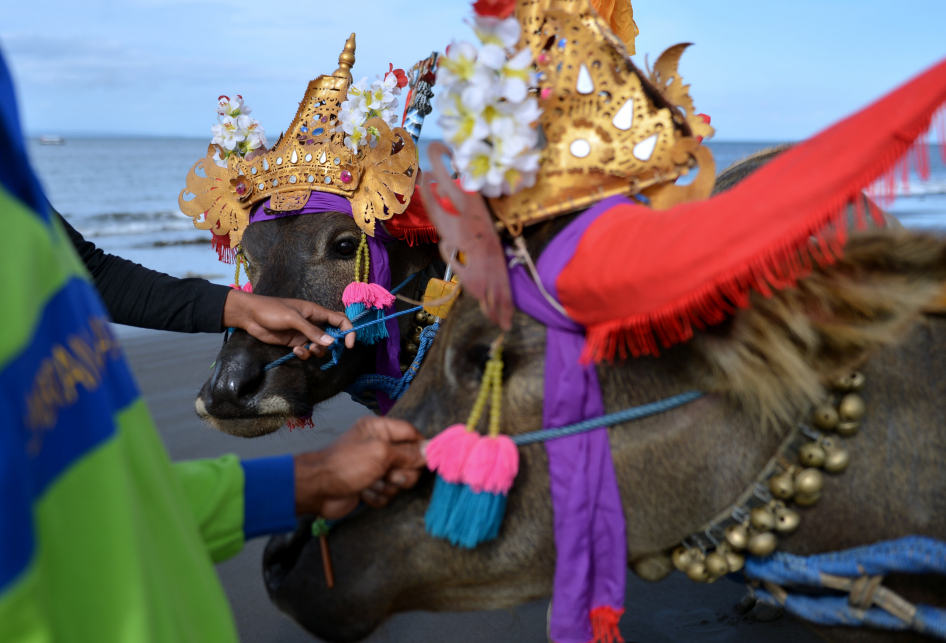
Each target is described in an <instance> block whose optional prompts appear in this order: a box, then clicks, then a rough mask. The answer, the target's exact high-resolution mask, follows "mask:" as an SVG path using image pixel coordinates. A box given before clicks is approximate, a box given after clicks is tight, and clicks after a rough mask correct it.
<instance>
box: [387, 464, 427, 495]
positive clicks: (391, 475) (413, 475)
mask: <svg viewBox="0 0 946 643" xmlns="http://www.w3.org/2000/svg"><path fill="white" fill-rule="evenodd" d="M421 471H422V470H421V469H391V470H390V471H388V475H387V476H386V477H385V481H386V482H387V483H388V485H390V486H391V487H394V488H395V489H396V490H397V491H401V490H403V489H410V488H411V487H413V486H414V485H415V484H417V481H418V480H420V474H421Z"/></svg>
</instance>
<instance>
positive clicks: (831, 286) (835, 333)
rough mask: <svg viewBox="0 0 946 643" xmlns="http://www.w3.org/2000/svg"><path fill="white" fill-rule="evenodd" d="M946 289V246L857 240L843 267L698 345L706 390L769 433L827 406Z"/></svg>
mask: <svg viewBox="0 0 946 643" xmlns="http://www.w3.org/2000/svg"><path fill="white" fill-rule="evenodd" d="M944 281H946V240H943V239H938V238H936V237H933V236H930V235H925V234H917V233H913V232H909V231H906V230H903V229H887V230H875V231H870V232H863V233H856V234H853V235H852V236H851V238H850V240H849V241H848V243H847V245H846V247H845V248H844V255H843V256H842V257H841V258H840V259H838V260H837V261H836V262H835V263H833V264H830V265H826V266H820V267H816V268H815V269H814V270H813V271H812V272H811V274H809V275H808V276H806V277H803V278H801V279H799V280H798V282H797V284H796V286H795V287H793V288H787V289H785V290H781V291H777V292H775V293H774V294H772V296H771V297H764V296H762V295H760V294H758V293H753V295H752V296H751V298H750V306H749V308H747V309H745V310H740V311H738V312H737V313H736V314H735V315H734V316H733V318H732V320H731V322H730V323H729V324H728V327H727V328H725V330H723V331H722V332H712V329H711V330H710V331H708V332H702V333H699V334H698V335H697V336H696V337H695V338H694V341H693V346H694V349H695V351H696V354H697V356H698V357H699V358H700V359H699V360H698V361H699V365H700V367H701V370H702V372H701V376H702V379H703V385H704V386H705V387H706V389H708V390H712V391H714V392H718V393H722V394H725V395H727V396H729V397H731V398H732V399H734V400H736V401H738V402H739V403H740V404H742V405H743V406H744V407H745V408H746V409H747V410H748V411H749V412H750V413H754V414H757V415H758V416H759V417H760V419H761V421H762V422H763V424H765V425H768V426H773V425H777V424H781V423H786V422H792V421H795V420H796V419H797V417H798V414H799V413H801V412H803V411H805V410H807V409H808V408H809V406H810V405H813V404H820V403H821V402H822V401H823V400H824V399H825V396H826V393H827V391H826V384H827V383H829V382H830V381H832V380H833V379H835V378H837V377H838V376H840V375H842V374H845V373H846V372H847V371H849V370H851V369H855V368H858V367H860V366H862V365H863V363H864V362H865V361H866V360H867V358H868V357H869V356H870V355H871V353H872V352H874V351H876V350H878V349H880V348H882V347H884V346H888V345H891V344H894V343H896V342H897V341H899V340H900V339H901V338H902V337H903V335H904V334H905V332H906V331H907V330H908V329H909V328H911V327H912V325H913V323H914V322H915V321H916V320H917V319H918V318H919V316H920V315H921V314H922V311H923V309H924V307H926V306H927V305H928V304H929V303H930V302H932V301H933V300H934V299H935V298H936V297H937V296H938V295H939V294H940V292H941V290H942V288H943V282H944Z"/></svg>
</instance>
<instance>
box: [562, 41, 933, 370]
mask: <svg viewBox="0 0 946 643" xmlns="http://www.w3.org/2000/svg"><path fill="white" fill-rule="evenodd" d="M944 102H946V60H944V61H942V62H940V63H939V64H937V65H936V66H934V67H933V68H931V69H930V70H928V71H926V72H924V73H922V74H921V75H919V76H917V77H916V78H914V79H913V80H911V81H910V82H908V83H906V84H905V85H903V86H902V87H900V88H899V89H897V90H895V91H893V92H892V93H890V94H888V95H887V96H885V97H884V98H882V99H880V100H878V101H877V102H875V103H874V104H873V105H871V106H869V107H867V108H866V109H864V110H862V111H860V112H858V113H856V114H854V115H853V116H851V117H849V118H847V119H845V120H843V121H841V122H840V123H838V124H836V125H834V126H832V127H830V128H828V129H827V130H825V131H823V132H821V133H820V134H818V135H817V136H815V137H814V138H812V139H810V140H808V141H806V142H804V143H800V144H798V145H796V146H795V147H793V148H792V149H790V150H788V151H786V152H784V153H782V154H781V155H780V156H778V157H777V158H775V159H774V160H773V161H771V162H770V163H768V164H767V165H765V166H764V167H762V168H761V169H759V170H758V171H756V172H755V173H753V174H752V175H750V176H749V177H748V178H746V179H745V180H744V181H742V182H741V183H740V184H738V185H737V186H735V187H734V188H732V189H730V190H728V191H726V192H723V193H722V194H720V195H718V196H716V197H713V198H712V199H709V200H706V201H701V202H696V203H687V204H682V205H678V206H676V207H674V208H671V209H670V210H666V211H663V212H655V211H652V210H650V209H648V208H646V207H643V206H638V205H633V204H631V203H630V202H629V201H627V202H626V203H624V204H621V205H617V206H615V207H613V208H611V209H610V210H608V211H607V212H605V213H603V214H602V215H601V216H600V217H599V218H598V219H597V220H596V221H595V222H594V223H592V224H591V225H590V226H589V228H588V230H587V231H586V232H585V234H584V236H583V237H582V239H581V240H580V241H579V243H578V245H577V248H576V250H575V254H574V255H573V257H572V259H571V260H570V261H569V263H568V264H567V265H566V266H565V268H564V269H563V270H562V271H561V273H560V275H559V277H558V279H557V281H556V286H557V289H558V295H559V297H560V299H561V302H562V304H563V305H564V306H565V308H566V309H567V310H568V313H569V315H571V317H572V319H574V320H575V321H577V322H578V323H580V324H582V325H583V326H585V327H586V328H587V329H588V333H587V340H586V345H585V349H584V353H583V359H584V360H586V361H587V360H592V359H593V360H601V359H612V358H614V357H615V356H620V357H625V356H626V355H627V354H628V352H629V353H630V354H632V355H635V356H637V355H656V354H658V352H659V346H658V342H659V345H660V346H663V347H669V346H671V345H673V344H675V343H678V342H683V341H686V340H687V339H689V338H690V337H692V335H693V327H694V326H695V327H697V328H703V327H705V326H707V325H712V324H716V323H719V322H721V321H723V319H725V318H726V316H727V315H729V314H731V313H732V312H734V311H735V310H736V308H737V307H745V306H747V305H748V298H749V293H750V291H751V290H756V291H757V292H760V293H762V294H763V295H766V296H767V295H769V294H770V293H771V291H772V289H782V288H787V287H789V286H792V285H794V283H795V281H796V280H797V279H798V278H799V277H802V276H804V275H805V274H807V273H808V272H809V271H810V270H811V267H812V262H813V261H817V262H818V263H820V264H829V263H832V262H833V261H834V260H835V259H836V257H838V256H840V254H841V252H842V250H843V248H844V244H845V241H846V232H847V231H846V212H847V206H848V204H851V203H853V204H855V206H858V207H859V205H860V203H861V202H862V200H861V198H860V196H861V194H862V190H864V189H865V188H867V187H868V186H870V185H871V184H872V183H874V182H875V181H877V180H878V179H880V181H877V184H876V185H878V186H880V189H881V192H886V193H890V192H892V189H893V180H894V179H895V177H897V176H898V175H902V174H903V173H908V172H909V169H910V167H911V166H912V167H913V168H914V169H915V170H916V171H917V172H918V173H919V174H920V175H921V176H923V175H924V174H926V173H928V169H929V165H928V157H927V156H926V150H927V146H926V142H925V141H924V140H919V141H917V139H918V138H919V137H920V135H921V134H923V133H924V132H925V131H926V130H927V129H928V128H929V126H930V122H931V119H932V117H933V115H934V113H935V112H936V110H937V108H939V107H940V106H941V105H942V104H943V103H944ZM942 135H943V131H942V129H940V136H941V138H942ZM944 142H946V141H942V140H941V141H940V143H941V144H942V143H944ZM924 178H925V177H924ZM863 216H864V213H863V212H861V211H859V219H860V220H862V218H863ZM874 216H879V213H876V212H875V213H874Z"/></svg>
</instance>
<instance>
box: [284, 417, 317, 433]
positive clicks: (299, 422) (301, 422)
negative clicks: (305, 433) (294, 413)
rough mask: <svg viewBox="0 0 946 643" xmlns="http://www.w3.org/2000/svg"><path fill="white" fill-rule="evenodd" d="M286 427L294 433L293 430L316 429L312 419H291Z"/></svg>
mask: <svg viewBox="0 0 946 643" xmlns="http://www.w3.org/2000/svg"><path fill="white" fill-rule="evenodd" d="M286 426H287V427H289V431H290V432H292V430H293V429H314V428H315V425H314V424H313V423H312V418H311V417H307V418H290V419H289V421H288V422H286Z"/></svg>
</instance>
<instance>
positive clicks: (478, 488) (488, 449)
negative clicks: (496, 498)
mask: <svg viewBox="0 0 946 643" xmlns="http://www.w3.org/2000/svg"><path fill="white" fill-rule="evenodd" d="M518 473H519V449H518V448H516V445H515V443H514V442H513V441H512V440H511V439H510V438H509V436H507V435H497V436H496V437H491V436H483V437H482V438H481V439H480V440H478V441H477V444H476V445H475V446H474V448H473V452H472V453H470V457H469V459H467V461H466V465H465V466H464V467H463V477H462V481H463V483H464V484H466V485H468V486H469V487H470V489H472V490H473V491H475V492H476V493H482V492H483V491H486V492H488V493H501V494H503V495H506V494H508V493H509V490H510V489H512V483H513V482H514V481H515V479H516V474H518Z"/></svg>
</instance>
